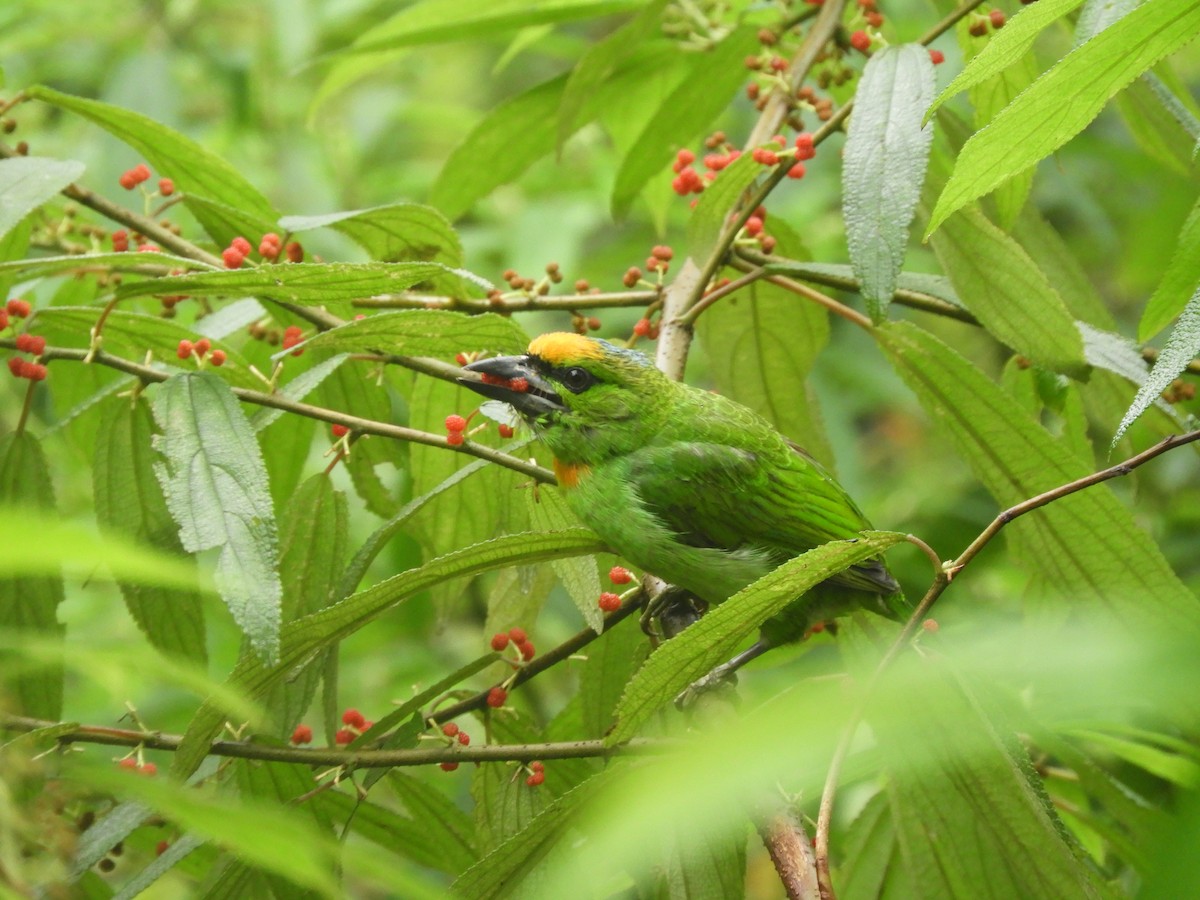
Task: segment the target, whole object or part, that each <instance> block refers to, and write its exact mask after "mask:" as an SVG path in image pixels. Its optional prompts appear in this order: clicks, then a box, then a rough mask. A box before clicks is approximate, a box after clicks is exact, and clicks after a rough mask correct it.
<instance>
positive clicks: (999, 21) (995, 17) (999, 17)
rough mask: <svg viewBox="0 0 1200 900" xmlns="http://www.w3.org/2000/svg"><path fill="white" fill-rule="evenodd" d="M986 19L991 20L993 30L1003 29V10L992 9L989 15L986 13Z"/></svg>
mask: <svg viewBox="0 0 1200 900" xmlns="http://www.w3.org/2000/svg"><path fill="white" fill-rule="evenodd" d="M988 19H990V20H991V23H992V27H993V28H1003V27H1004V22H1005V21H1006V20H1005V18H1004V10H1001V9H993V10H992V11H991V12H990V13H988Z"/></svg>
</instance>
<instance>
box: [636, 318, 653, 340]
mask: <svg viewBox="0 0 1200 900" xmlns="http://www.w3.org/2000/svg"><path fill="white" fill-rule="evenodd" d="M633 333H634V334H636V335H637V336H638V337H646V335H648V334H649V333H650V320H649V319H638V320H637V322H635V323H634V325H633Z"/></svg>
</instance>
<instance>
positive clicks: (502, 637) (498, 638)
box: [492, 631, 508, 653]
mask: <svg viewBox="0 0 1200 900" xmlns="http://www.w3.org/2000/svg"><path fill="white" fill-rule="evenodd" d="M507 646H508V635H507V634H505V633H504V632H503V631H502V632H500V633H499V634H493V635H492V649H493V650H495V651H496V652H497V653H499V652H500V651H502V650H503V649H504V648H505V647H507Z"/></svg>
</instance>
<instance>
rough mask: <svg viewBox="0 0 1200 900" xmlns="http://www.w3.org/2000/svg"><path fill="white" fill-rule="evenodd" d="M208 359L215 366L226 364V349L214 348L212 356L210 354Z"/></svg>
mask: <svg viewBox="0 0 1200 900" xmlns="http://www.w3.org/2000/svg"><path fill="white" fill-rule="evenodd" d="M208 359H209V362H211V363H212V364H213V365H214V366H218V367H220V366H223V365H225V351H224V350H214V351H213V352H212V356H210V357H209V358H208Z"/></svg>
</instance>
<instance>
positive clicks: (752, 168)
mask: <svg viewBox="0 0 1200 900" xmlns="http://www.w3.org/2000/svg"><path fill="white" fill-rule="evenodd" d="M762 172H763V167H762V164H761V163H759V162H758V161H757V160H755V159H754V157H753V156H751V155H750V154H749V153H743V154H742V155H741V156H739V157H738V158H737V159H735V160H734V161H733V163H732V164H731V165H728V166H726V167H725V168H724V169H722V170H721V174H720V176H719V177H718V178H717V179H716V180H715V181H712V182H710V183H709V185H708V187H706V188H705V189H704V193H703V194H701V195H700V199H699V201H698V202H697V203H696V208H695V209H694V210H692V215H691V218H689V219H688V255H689V256H691V257H692V258H693V259H708V257H709V255H710V254H711V253H712V252H713V250H715V249H716V247H717V240H718V239H719V238H720V237H721V232H722V231H724V229H725V226H726V224H727V223H728V222H729V219H730V215H731V214H732V212H733V210H734V209H735V208H736V207H737V205H738V202H739V201H740V200H741V198H742V194H743V193H744V192H745V190H746V188H748V187H750V185H752V184H754V180H755V179H756V178H757V177H758V176H759V175H761V174H762Z"/></svg>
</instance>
